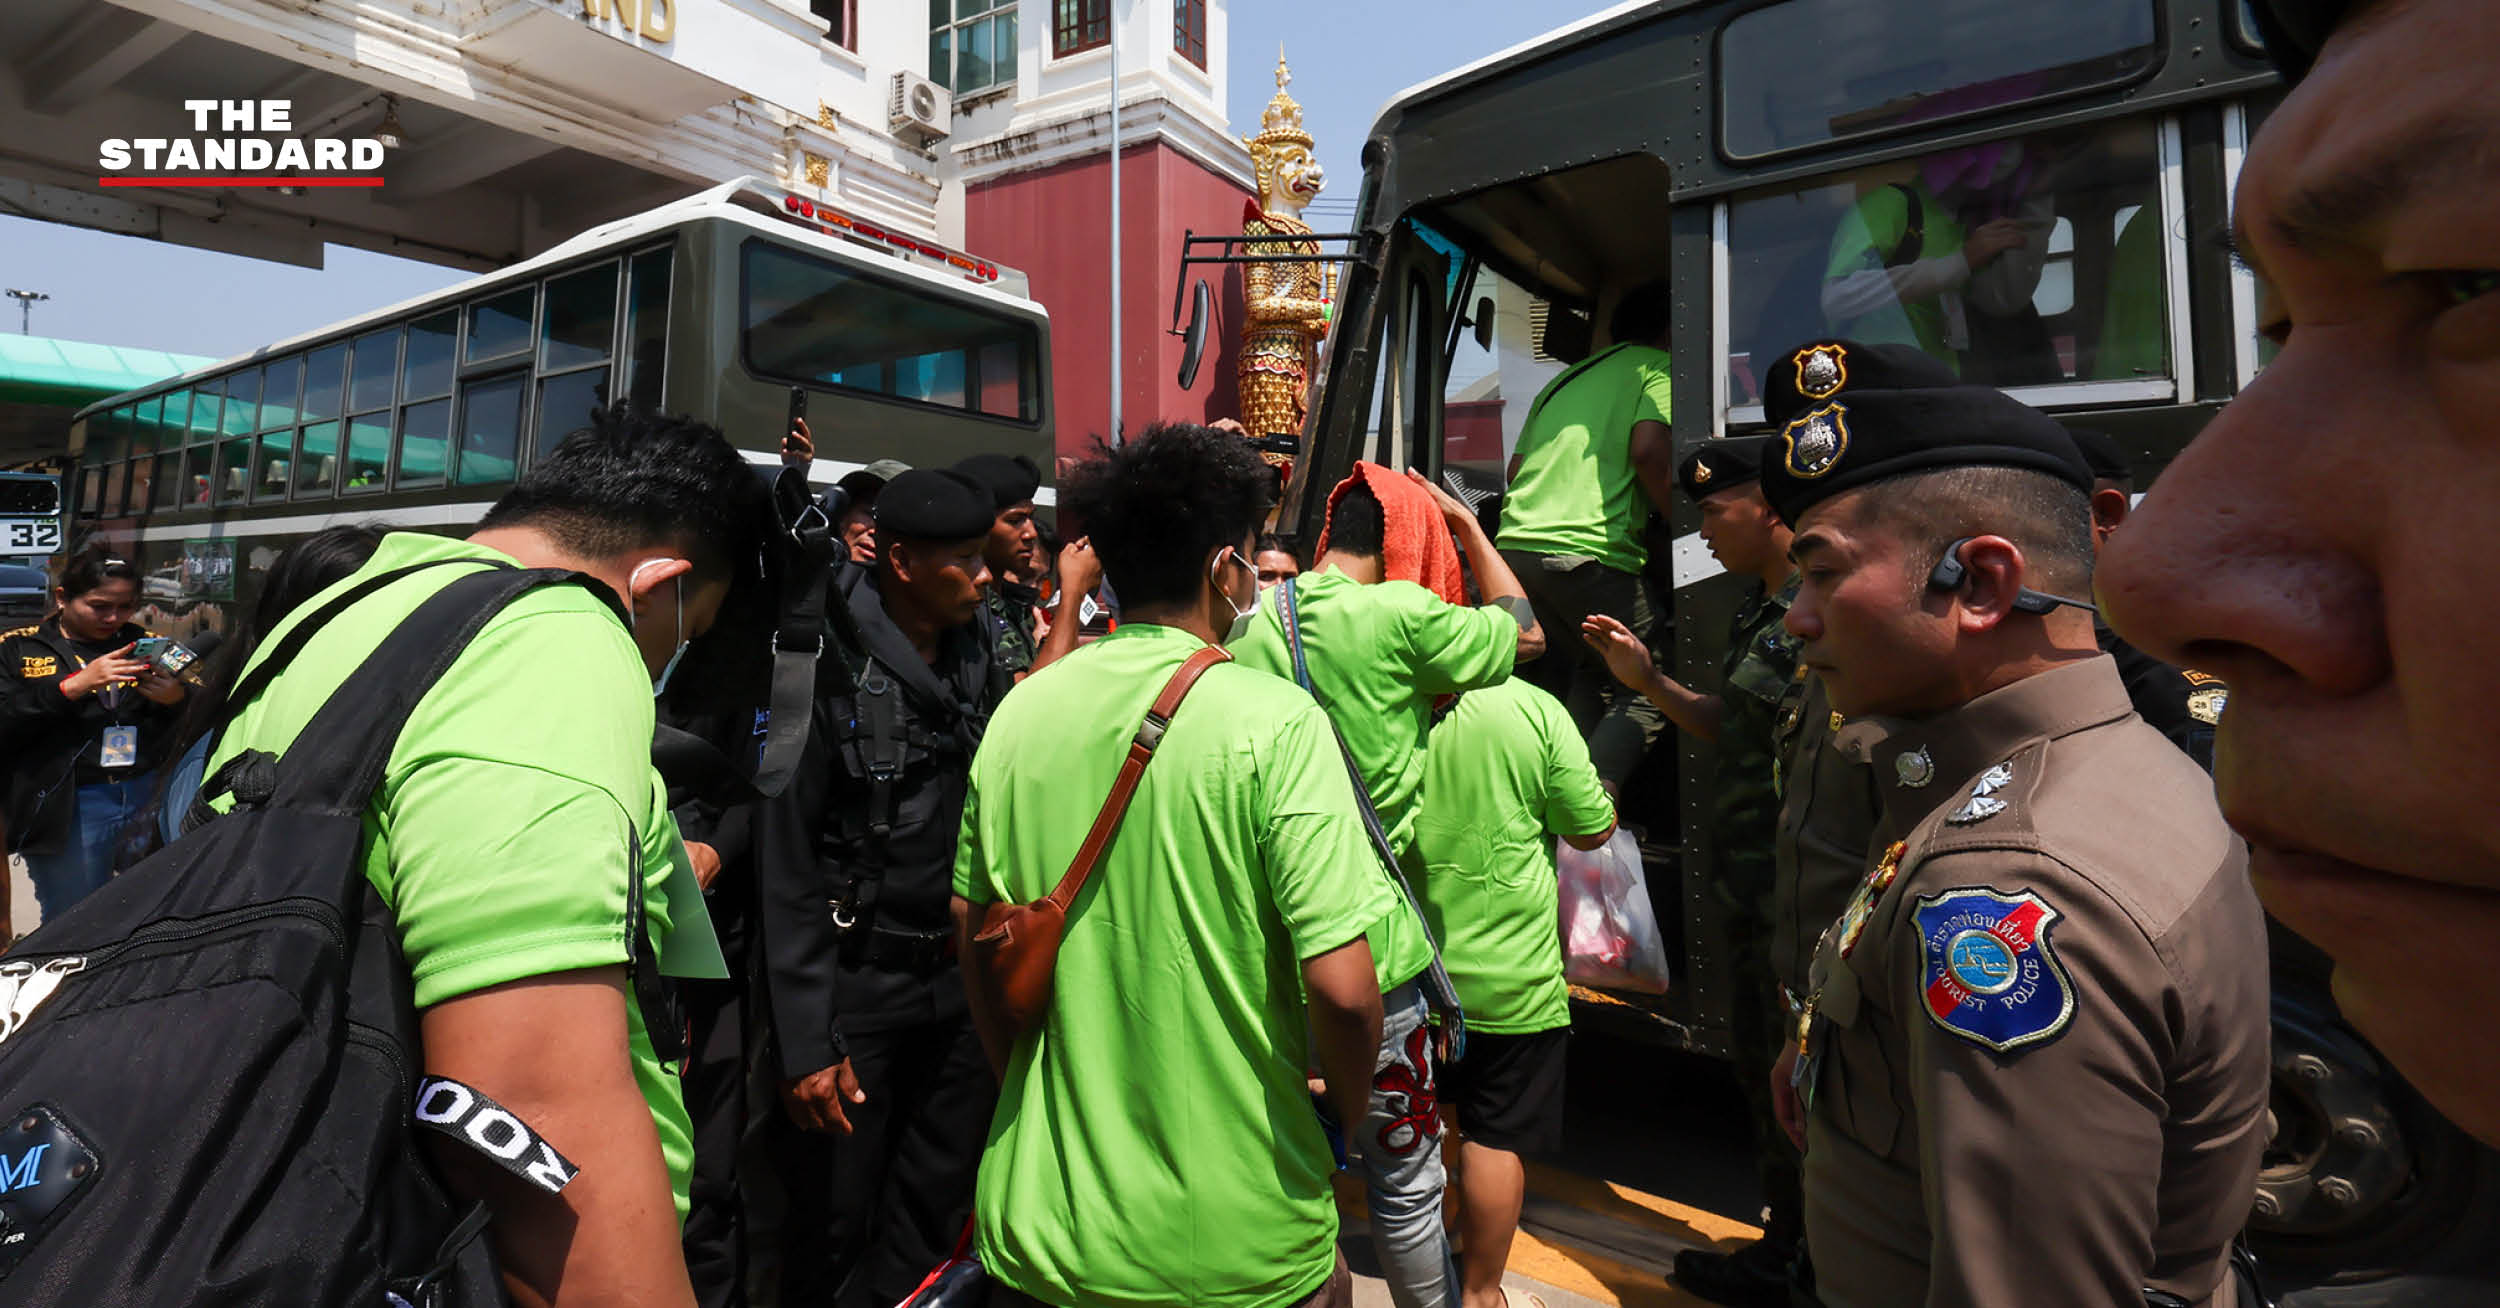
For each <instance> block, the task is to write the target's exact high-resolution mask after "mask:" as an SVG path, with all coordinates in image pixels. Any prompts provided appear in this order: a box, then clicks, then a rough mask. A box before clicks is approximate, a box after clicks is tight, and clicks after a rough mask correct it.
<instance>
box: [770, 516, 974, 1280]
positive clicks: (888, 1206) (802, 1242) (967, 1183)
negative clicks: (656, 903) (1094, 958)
mask: <svg viewBox="0 0 2500 1308" xmlns="http://www.w3.org/2000/svg"><path fill="white" fill-rule="evenodd" d="M876 518H877V521H876V537H877V550H878V553H877V562H876V564H875V566H874V567H873V568H856V567H850V566H843V567H842V568H840V570H839V571H838V572H837V575H836V580H835V589H836V591H837V596H838V601H837V602H839V603H840V604H842V605H843V606H844V607H845V609H846V610H847V613H848V617H849V620H850V622H851V623H852V624H853V625H855V627H856V628H857V637H858V639H857V645H858V649H857V650H856V651H852V652H850V661H849V665H848V666H845V667H838V668H834V669H831V670H830V671H829V672H828V674H827V675H826V676H825V677H824V678H823V679H822V681H821V682H820V685H819V689H818V699H817V702H816V708H815V716H814V720H813V723H812V727H811V731H810V733H809V737H808V743H807V748H806V750H805V752H804V753H803V754H802V756H801V759H800V762H799V766H798V768H797V770H796V771H795V773H794V774H793V776H792V777H791V780H790V782H789V785H788V787H787V789H785V790H784V791H783V792H782V794H781V796H780V797H779V798H778V799H776V800H773V801H770V802H768V803H767V804H765V805H764V806H763V807H762V809H761V810H760V812H759V815H758V823H757V836H756V840H757V853H758V864H757V873H758V878H759V881H760V890H761V896H762V904H761V911H760V913H759V926H760V934H761V937H762V946H763V954H764V963H765V968H766V990H767V994H768V997H769V1000H770V1005H771V1012H772V1021H773V1029H774V1035H775V1039H776V1041H777V1044H778V1051H779V1058H778V1071H779V1076H780V1084H781V1090H782V1100H783V1104H784V1107H785V1108H786V1109H787V1111H788V1115H789V1117H790V1118H791V1120H792V1121H794V1122H796V1123H797V1124H798V1125H799V1126H800V1127H802V1128H805V1130H804V1131H803V1132H802V1133H800V1134H799V1135H798V1136H797V1137H796V1138H795V1139H793V1140H791V1141H788V1142H787V1144H786V1147H783V1148H778V1149H776V1150H775V1157H776V1159H777V1161H778V1164H779V1171H780V1174H781V1179H782V1184H783V1186H784V1187H785V1189H786V1191H787V1193H788V1197H789V1204H790V1208H789V1213H788V1218H787V1220H786V1222H785V1224H784V1227H783V1239H782V1245H781V1251H782V1266H783V1270H782V1297H783V1301H784V1302H787V1303H794V1304H796V1303H809V1304H814V1303H829V1304H840V1305H845V1306H846V1308H847V1306H849V1305H879V1306H882V1305H885V1304H892V1303H896V1302H899V1301H901V1299H902V1298H903V1297H904V1295H905V1294H906V1293H908V1292H909V1291H910V1290H911V1288H912V1287H913V1286H914V1285H916V1284H918V1282H919V1280H920V1278H921V1277H922V1276H923V1275H925V1274H926V1273H927V1272H928V1270H929V1269H930V1268H931V1267H933V1266H935V1265H937V1263H938V1262H939V1261H940V1260H941V1259H942V1258H943V1257H944V1256H945V1255H946V1254H947V1253H948V1252H949V1251H950V1250H951V1249H952V1248H953V1246H954V1241H955V1238H956V1237H957V1235H958V1234H959V1233H960V1232H961V1230H962V1227H963V1220H964V1215H965V1213H966V1212H967V1211H968V1210H969V1208H970V1206H971V1201H972V1179H973V1170H974V1167H975V1165H976V1164H977V1162H978V1161H979V1158H980V1154H981V1145H982V1141H983V1139H984V1138H985V1137H986V1134H987V1131H988V1126H989V1116H990V1108H991V1105H992V1102H993V1101H994V1099H995V1097H996V1094H997V1088H996V1086H995V1084H994V1083H993V1080H992V1078H991V1074H990V1070H989V1064H988V1062H987V1060H986V1059H985V1057H984V1056H983V1054H982V1052H981V1045H980V1042H979V1040H978V1039H977V1038H975V1036H974V1034H973V1029H972V1023H971V1020H970V1018H969V1017H968V1015H967V1013H966V1010H965V1007H964V991H963V980H962V978H961V976H960V975H959V973H958V972H957V970H956V962H955V959H954V957H953V954H952V951H951V949H950V948H949V944H948V942H949V940H950V939H951V936H952V932H951V929H950V928H951V923H950V920H949V916H948V909H947V903H948V894H949V883H950V879H951V877H952V875H953V871H954V863H955V839H956V833H957V829H958V827H959V825H960V823H961V821H962V817H963V801H964V789H965V785H966V778H967V776H968V769H969V767H970V765H971V762H972V754H973V750H974V748H975V747H976V746H978V744H979V743H980V738H981V732H982V729H983V727H984V725H985V724H986V723H987V722H988V719H989V714H990V710H991V709H992V708H993V707H995V705H996V704H997V702H998V699H999V697H1000V696H1001V695H1003V694H1004V693H1005V691H1006V688H1007V686H1008V682H1007V679H1006V675H1005V673H1004V672H1003V671H1002V670H1001V669H1000V668H999V666H998V664H997V662H996V661H995V658H994V656H993V652H992V651H993V646H992V640H991V634H990V632H989V631H988V630H987V629H985V628H984V627H983V625H982V623H981V621H980V610H981V587H982V585H983V584H984V583H985V582H987V581H988V580H989V569H988V567H987V565H986V564H985V563H984V562H983V558H982V555H983V550H984V548H985V547H986V545H987V543H988V541H989V539H990V529H991V526H992V524H993V523H994V522H995V521H996V518H997V504H996V500H995V498H994V497H993V496H992V494H991V492H990V490H989V489H988V488H987V487H984V486H982V485H981V484H979V483H977V482H975V481H973V480H972V479H971V478H969V477H966V476H964V475H963V474H961V473H959V472H952V471H935V470H921V471H913V472H905V473H902V474H900V475H898V476H896V477H895V478H894V480H893V481H891V482H889V483H888V484H887V485H886V487H885V489H884V491H883V492H882V493H881V494H879V496H878V497H877V507H876Z"/></svg>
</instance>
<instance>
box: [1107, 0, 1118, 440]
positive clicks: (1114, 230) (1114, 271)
mask: <svg viewBox="0 0 2500 1308" xmlns="http://www.w3.org/2000/svg"><path fill="white" fill-rule="evenodd" d="M1103 8H1104V10H1105V13H1104V15H1103V18H1104V21H1105V22H1108V23H1109V24H1110V25H1111V443H1112V444H1114V445H1117V444H1119V443H1120V441H1121V437H1120V5H1119V0H1111V3H1110V4H1107V5H1105V6H1103Z"/></svg>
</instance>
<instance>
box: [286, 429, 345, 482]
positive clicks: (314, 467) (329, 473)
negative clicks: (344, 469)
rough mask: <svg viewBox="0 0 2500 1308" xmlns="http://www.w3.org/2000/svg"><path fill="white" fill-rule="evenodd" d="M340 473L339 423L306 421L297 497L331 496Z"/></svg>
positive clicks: (298, 461) (299, 450)
mask: <svg viewBox="0 0 2500 1308" xmlns="http://www.w3.org/2000/svg"><path fill="white" fill-rule="evenodd" d="M338 473H339V425H338V424H337V423H336V422H315V423H307V424H305V426H304V438H303V441H302V443H301V444H300V445H299V446H298V448H297V450H296V454H295V498H297V499H299V500H304V499H327V498H328V497H329V494H330V488H331V486H332V484H333V483H335V482H336V481H337V480H338Z"/></svg>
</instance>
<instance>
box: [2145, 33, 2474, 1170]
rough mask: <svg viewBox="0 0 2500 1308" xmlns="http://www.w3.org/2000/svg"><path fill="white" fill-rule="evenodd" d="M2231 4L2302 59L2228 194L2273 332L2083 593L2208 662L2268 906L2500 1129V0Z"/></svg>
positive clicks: (2232, 793)
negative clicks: (2491, 687)
mask: <svg viewBox="0 0 2500 1308" xmlns="http://www.w3.org/2000/svg"><path fill="white" fill-rule="evenodd" d="M2254 16H2255V17H2256V18H2257V20H2258V21H2259V22H2260V23H2261V24H2263V25H2264V31H2265V37H2266V42H2265V44H2266V49H2267V50H2268V51H2269V52H2270V53H2272V55H2273V56H2274V58H2275V60H2276V61H2277V63H2278V64H2280V65H2281V66H2282V68H2283V70H2284V73H2285V75H2286V76H2287V77H2292V78H2299V79H2301V80H2300V81H2299V82H2298V84H2297V85H2296V86H2295V87H2294V88H2293V90H2292V91H2291V93H2290V94H2289V95H2288V96H2286V97H2285V98H2284V100H2283V102H2282V104H2281V106H2280V107H2279V108H2277V109H2276V110H2275V111H2274V113H2273V114H2272V115H2270V116H2269V117H2268V118H2267V119H2266V122H2265V127H2264V130H2262V131H2260V132H2259V133H2258V134H2257V137H2256V139H2255V141H2254V142H2252V143H2251V144H2250V146H2249V151H2248V162H2247V166H2246V167H2245V168H2244V169H2243V170H2242V171H2241V173H2240V180H2239V195H2238V204H2237V206H2236V208H2237V214H2236V218H2237V223H2236V233H2235V244H2236V245H2237V247H2238V249H2239V251H2240V253H2241V255H2242V257H2244V258H2245V259H2247V260H2248V262H2249V264H2250V265H2251V266H2252V267H2253V268H2255V269H2256V270H2257V271H2258V276H2259V279H2260V284H2261V285H2262V286H2264V287H2265V288H2266V294H2265V295H2264V297H2263V298H2262V300H2261V312H2260V317H2259V325H2260V327H2261V328H2262V330H2263V331H2264V333H2265V335H2266V336H2267V337H2268V338H2269V339H2271V340H2273V341H2275V342H2277V343H2278V344H2280V345H2281V346H2282V352H2281V353H2280V354H2278V355H2276V356H2275V358H2274V361H2273V362H2272V363H2269V364H2268V365H2267V366H2266V370H2265V372H2264V373H2263V374H2262V375H2260V376H2259V377H2258V378H2257V379H2256V380H2255V381H2254V382H2252V383H2250V385H2249V387H2248V389H2247V390H2245V391H2243V392H2242V393H2241V395H2240V398H2238V399H2237V400H2234V401H2232V403H2231V405H2230V407H2229V408H2227V409H2225V410H2223V411H2222V413H2221V414H2220V415H2219V416H2217V417H2216V418H2215V419H2214V421H2213V423H2212V424H2211V425H2209V426H2207V427H2206V428H2205V430H2204V432H2203V434H2201V435H2200V436H2198V437H2197V439H2196V441H2195V443H2194V444H2192V445H2190V446H2189V447H2188V448H2187V449H2186V450H2185V451H2184V452H2182V453H2181V454H2180V455H2179V457H2178V459H2177V460H2176V461H2175V462H2173V463H2172V464H2171V465H2170V467H2169V469H2168V470H2167V471H2165V472H2164V473H2163V474H2162V480H2161V484H2160V485H2159V486H2157V487H2156V488H2154V491H2153V493H2152V494H2151V495H2150V496H2148V497H2147V498H2146V499H2145V501H2144V504H2143V506H2142V507H2141V508H2140V509H2139V510H2138V513H2137V517H2136V519H2135V520H2134V521H2133V522H2131V523H2129V524H2128V526H2127V530H2126V531H2124V532H2122V533H2120V534H2119V535H2118V536H2116V537H2114V538H2113V539H2112V540H2111V542H2110V547H2109V552H2108V554H2107V562H2106V564H2105V566H2104V569H2103V578H2102V588H2101V589H2102V595H2103V597H2104V598H2105V599H2106V601H2107V603H2108V605H2109V611H2110V617H2111V620H2112V621H2113V622H2114V623H2115V624H2116V625H2117V627H2118V629H2119V630H2120V631H2122V632H2125V633H2126V634H2127V636H2128V637H2129V638H2130V639H2134V640H2138V641H2141V642H2143V644H2144V645H2145V647H2146V648H2147V649H2149V650H2150V651H2152V653H2153V654H2154V655H2156V656H2158V657H2166V658H2186V657H2189V656H2190V654H2191V653H2192V654H2193V656H2194V657H2195V659H2196V660H2197V662H2198V663H2199V664H2201V665H2204V666H2208V667H2212V668H2215V669H2216V670H2218V671H2221V672H2223V673H2225V674H2226V675H2228V676H2229V677H2230V678H2231V683H2232V699H2231V706H2230V712H2229V713H2228V714H2227V715H2225V716H2224V718H2223V721H2222V724H2221V747H2220V751H2219V752H2220V756H2221V757H2220V766H2219V768H2218V769H2217V772H2218V776H2217V780H2218V782H2219V788H2220V791H2221V795H2222V804H2223V809H2224V811H2225V812H2227V813H2229V814H2230V815H2231V820H2232V822H2233V823H2234V824H2236V825H2238V827H2239V828H2240V829H2241V830H2242V831H2243V832H2245V833H2247V835H2248V839H2249V842H2250V844H2251V845H2253V846H2254V850H2253V852H2252V855H2251V865H2252V870H2253V871H2254V873H2255V875H2256V878H2257V884H2258V886H2259V887H2260V888H2261V889H2262V890H2263V892H2264V895H2265V901H2266V907H2267V908H2269V909H2271V910H2272V911H2273V913H2274V914H2275V916H2276V917H2277V918H2278V919H2280V920H2281V921H2282V922H2283V924H2284V925H2286V926H2288V927H2290V928H2291V929H2293V930H2294V931H2297V932H2299V933H2300V934H2301V935H2302V936H2304V937H2306V938H2307V939H2309V940H2311V941H2313V942H2315V943H2316V944H2317V945H2319V946H2320V947H2322V948H2323V949H2325V950H2326V952H2327V953H2329V954H2331V955H2333V956H2334V959H2335V966H2336V971H2335V998H2336V1002H2337V1004H2338V1006H2339V1007H2340V1008H2341V1009H2342V1011H2343V1013H2344V1015H2345V1016H2346V1017H2347V1018H2349V1019H2350V1020H2351V1021H2352V1023H2353V1025H2355V1026H2356V1027H2358V1028H2360V1030H2361V1032H2362V1033H2363V1034H2364V1035H2366V1036H2368V1037H2369V1038H2370V1041H2371V1043H2372V1044H2374V1045H2376V1046H2377V1047H2378V1048H2379V1049H2380V1050H2381V1051H2383V1052H2385V1053H2386V1054H2387V1055H2388V1056H2389V1057H2390V1058H2391V1059H2393V1060H2394V1062H2395V1063H2396V1065H2397V1066H2398V1067H2399V1068H2400V1069H2402V1070H2403V1072H2404V1073H2405V1075H2406V1077H2407V1078H2408V1079H2409V1080H2411V1081H2412V1083H2413V1084H2414V1085H2415V1086H2417V1087H2419V1088H2420V1089H2421V1090H2422V1092H2423V1093H2424V1095H2426V1096H2427V1097H2429V1099H2430V1100H2431V1102H2433V1103H2434V1104H2436V1105H2438V1106H2439V1108H2440V1109H2441V1110H2442V1111H2444V1112H2446V1113H2448V1114H2449V1115H2450V1116H2452V1117H2454V1118H2455V1119H2456V1121H2457V1123H2458V1125H2460V1126H2463V1127H2465V1128H2466V1129H2467V1130H2470V1131H2472V1132H2474V1133H2475V1134H2476V1135H2478V1136H2480V1137H2481V1138H2483V1139H2484V1140H2486V1141H2491V1142H2494V1143H2500V1041H2494V1040H2491V1039H2489V1038H2487V1037H2485V1036H2484V1035H2483V1034H2482V1032H2483V1031H2484V1029H2485V1024H2486V1023H2487V1022H2488V1021H2489V1015H2490V1013H2491V1012H2492V1011H2493V1009H2494V1007H2495V1006H2496V1005H2500V968H2495V967H2493V966H2492V965H2491V959H2492V955H2493V953H2494V950H2495V947H2500V823H2495V821H2494V820H2493V814H2494V813H2495V812H2500V783H2496V782H2495V778H2500V770H2495V769H2494V768H2493V767H2492V765H2491V749H2492V741H2493V739H2494V737H2495V735H2500V716H2495V713H2494V703H2495V701H2494V699H2493V697H2491V696H2490V695H2487V694H2484V693H2481V689H2480V687H2479V686H2478V685H2473V684H2470V683H2474V682H2478V681H2479V680H2480V678H2479V676H2478V675H2475V674H2473V673H2472V671H2471V670H2472V669H2474V668H2478V667H2484V666H2487V665H2488V663H2489V661H2490V658H2491V649H2492V647H2493V643H2494V637H2495V634H2500V621H2495V618H2496V617H2500V608H2495V607H2494V606H2493V605H2492V604H2491V603H2490V602H2489V600H2490V596H2491V593H2492V584H2491V565H2490V555H2489V540H2490V534H2491V527H2490V524H2491V504H2492V497H2493V494H2494V488H2495V485H2500V454H2495V453H2494V449H2493V445H2492V443H2491V439H2490V432H2491V412H2492V404H2491V398H2490V397H2491V395H2492V389H2493V382H2492V364H2491V358H2492V348H2493V341H2494V339H2495V336H2496V335H2500V332H2495V329H2494V323H2495V321H2500V318H2495V314H2494V310H2495V308H2496V307H2500V297H2495V296H2494V295H2493V291H2494V290H2495V289H2500V278H2495V276H2494V274H2493V273H2492V272H2491V271H2490V270H2491V269H2494V268H2500V228H2495V227H2494V225H2493V222H2492V215H2493V214H2494V213H2495V212H2500V177H2496V176H2495V174H2494V173H2493V172H2492V170H2491V167H2490V162H2491V158H2492V155H2491V151H2490V143H2491V142H2492V141H2493V140H2494V139H2495V137H2500V99H2495V98H2494V96H2493V93H2492V80H2491V72H2490V70H2491V68H2492V67H2493V65H2494V63H2495V61H2500V6H2493V5H2489V4H2478V3H2472V2H2471V0H2424V2H2421V3H2413V4H2391V3H2384V2H2382V3H2376V4H2369V3H2354V2H2352V0H2262V2H2261V3H2258V4H2257V5H2255V6H2254ZM2313 60H2314V61H2315V63H2314V67H2313V66H2312V61H2313ZM2304 73H2305V74H2306V76H2305V77H2304V76H2303V75H2304ZM2460 673H2463V674H2466V680H2467V682H2468V683H2469V684H2468V685H2466V686H2463V687H2461V686H2460V685H2459V684H2458V677H2459V674H2460Z"/></svg>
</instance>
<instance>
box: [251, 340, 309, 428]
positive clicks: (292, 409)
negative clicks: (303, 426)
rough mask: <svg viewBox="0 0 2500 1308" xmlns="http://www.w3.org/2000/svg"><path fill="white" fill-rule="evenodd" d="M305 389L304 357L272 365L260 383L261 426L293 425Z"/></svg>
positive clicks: (280, 361)
mask: <svg viewBox="0 0 2500 1308" xmlns="http://www.w3.org/2000/svg"><path fill="white" fill-rule="evenodd" d="M303 390H304V360H303V359H302V358H301V357H300V356H299V357H297V358H292V359H280V360H278V361H277V362H276V363H273V364H270V365H269V368H268V370H267V371H266V372H265V373H263V374H262V376H261V383H260V429H261V430H262V431H269V430H271V429H273V428H278V427H293V426H294V425H295V423H296V410H297V407H298V404H299V401H300V399H301V397H302V394H303Z"/></svg>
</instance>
